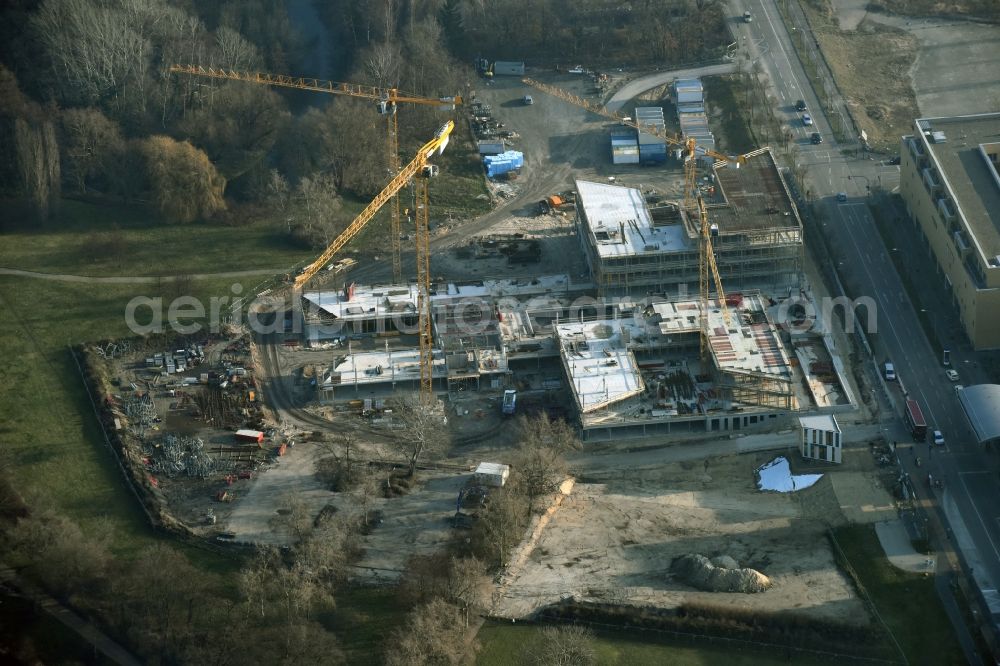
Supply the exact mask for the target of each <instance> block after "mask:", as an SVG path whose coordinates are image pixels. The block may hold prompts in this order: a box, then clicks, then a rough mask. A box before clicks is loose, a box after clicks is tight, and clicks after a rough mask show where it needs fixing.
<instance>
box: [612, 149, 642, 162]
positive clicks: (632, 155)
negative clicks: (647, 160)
mask: <svg viewBox="0 0 1000 666" xmlns="http://www.w3.org/2000/svg"><path fill="white" fill-rule="evenodd" d="M611 163H612V164H638V163H639V149H638V148H633V149H631V150H627V151H626V150H617V149H616V150H615V151H613V152H612V153H611Z"/></svg>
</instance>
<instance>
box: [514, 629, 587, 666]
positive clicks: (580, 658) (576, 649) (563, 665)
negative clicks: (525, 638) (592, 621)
mask: <svg viewBox="0 0 1000 666" xmlns="http://www.w3.org/2000/svg"><path fill="white" fill-rule="evenodd" d="M522 658H523V661H524V663H528V664H534V665H535V666H589V665H590V664H595V663H597V653H596V652H595V650H594V634H593V632H592V631H590V629H588V628H586V627H581V626H579V625H572V624H571V625H562V626H558V627H545V628H544V629H542V634H541V636H539V637H538V639H537V640H535V641H533V642H531V643H529V644H528V645H527V646H526V647H525V650H524V652H523V653H522Z"/></svg>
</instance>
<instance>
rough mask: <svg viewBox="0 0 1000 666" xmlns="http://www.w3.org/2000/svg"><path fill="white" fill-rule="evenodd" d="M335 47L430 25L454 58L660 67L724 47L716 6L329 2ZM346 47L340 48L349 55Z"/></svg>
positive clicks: (494, 0)
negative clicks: (437, 28) (432, 23)
mask: <svg viewBox="0 0 1000 666" xmlns="http://www.w3.org/2000/svg"><path fill="white" fill-rule="evenodd" d="M326 13H327V15H328V16H330V17H333V16H334V15H336V16H337V17H338V18H339V20H338V21H336V22H332V21H331V22H330V25H331V26H333V29H335V30H336V31H337V34H338V37H339V40H338V41H339V42H340V43H341V44H343V45H352V46H353V48H354V49H355V50H360V49H361V48H363V47H364V46H365V45H367V44H369V43H370V42H371V40H373V39H374V40H375V41H382V42H391V41H392V40H394V39H395V37H396V35H397V34H400V33H402V32H405V31H406V30H407V29H409V28H410V27H411V26H413V25H414V24H415V23H419V22H421V21H428V20H434V21H435V22H436V23H437V24H438V25H439V26H440V27H441V30H442V32H443V35H444V44H446V45H447V47H448V48H449V49H450V50H451V52H452V53H453V54H454V55H455V57H457V58H459V59H461V60H463V61H466V62H471V61H472V59H473V58H477V57H484V58H487V59H489V60H505V59H506V60H531V61H536V62H540V63H556V64H558V63H563V64H576V62H577V61H583V62H584V63H586V64H587V65H591V66H618V67H620V66H631V65H655V66H659V67H667V66H669V65H671V64H676V63H690V62H695V61H699V60H705V59H707V58H716V57H719V55H720V50H721V48H722V47H723V46H725V44H727V43H728V41H729V39H728V36H729V35H728V31H727V29H726V25H725V22H726V7H725V4H724V3H723V2H721V0H670V1H669V2H655V1H653V0H640V1H639V2H630V3H619V2H605V1H603V0H579V1H576V2H569V1H568V0H424V1H422V2H421V1H417V0H411V1H410V2H399V1H398V0H361V1H360V2H358V1H356V0H334V1H333V2H330V3H327V8H326ZM351 50H352V49H351V47H346V51H347V53H348V54H349V53H350V51H351Z"/></svg>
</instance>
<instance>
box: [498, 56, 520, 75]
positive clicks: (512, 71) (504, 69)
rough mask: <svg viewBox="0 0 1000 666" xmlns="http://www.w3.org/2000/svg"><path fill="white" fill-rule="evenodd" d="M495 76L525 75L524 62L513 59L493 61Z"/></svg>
mask: <svg viewBox="0 0 1000 666" xmlns="http://www.w3.org/2000/svg"><path fill="white" fill-rule="evenodd" d="M493 75H494V76H524V63H523V62H514V61H511V60H497V61H496V62H495V63H493Z"/></svg>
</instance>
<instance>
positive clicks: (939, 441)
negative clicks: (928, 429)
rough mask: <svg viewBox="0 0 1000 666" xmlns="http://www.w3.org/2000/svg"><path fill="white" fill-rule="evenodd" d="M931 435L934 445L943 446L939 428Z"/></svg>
mask: <svg viewBox="0 0 1000 666" xmlns="http://www.w3.org/2000/svg"><path fill="white" fill-rule="evenodd" d="M933 437H934V446H944V435H943V434H941V431H940V430H935V431H934V434H933Z"/></svg>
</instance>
